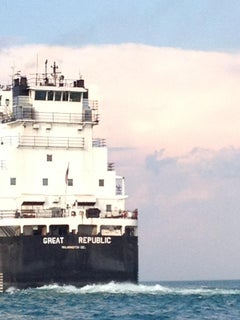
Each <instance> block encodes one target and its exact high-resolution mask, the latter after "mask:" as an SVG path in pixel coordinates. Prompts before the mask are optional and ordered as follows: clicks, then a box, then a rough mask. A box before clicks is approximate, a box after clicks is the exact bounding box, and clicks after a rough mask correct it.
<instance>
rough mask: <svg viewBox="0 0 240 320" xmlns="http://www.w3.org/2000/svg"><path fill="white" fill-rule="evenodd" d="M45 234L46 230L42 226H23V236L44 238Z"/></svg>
mask: <svg viewBox="0 0 240 320" xmlns="http://www.w3.org/2000/svg"><path fill="white" fill-rule="evenodd" d="M46 234H47V228H46V226H44V225H37V226H23V235H24V236H38V235H42V236H45V235H46Z"/></svg>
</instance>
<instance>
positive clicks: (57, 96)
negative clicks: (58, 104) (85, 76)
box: [55, 91, 61, 101]
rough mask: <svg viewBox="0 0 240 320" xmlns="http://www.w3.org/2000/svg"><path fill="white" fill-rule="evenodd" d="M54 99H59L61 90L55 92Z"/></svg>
mask: <svg viewBox="0 0 240 320" xmlns="http://www.w3.org/2000/svg"><path fill="white" fill-rule="evenodd" d="M55 101H61V92H60V91H56V92H55Z"/></svg>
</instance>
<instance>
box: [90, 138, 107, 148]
mask: <svg viewBox="0 0 240 320" xmlns="http://www.w3.org/2000/svg"><path fill="white" fill-rule="evenodd" d="M92 146H93V147H95V148H101V147H106V139H102V138H94V139H93V140H92Z"/></svg>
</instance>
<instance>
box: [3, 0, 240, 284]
mask: <svg viewBox="0 0 240 320" xmlns="http://www.w3.org/2000/svg"><path fill="white" fill-rule="evenodd" d="M0 5H1V10H0V21H1V29H0V40H1V42H0V43H1V45H0V70H1V73H0V83H1V84H2V83H4V81H6V82H8V83H9V81H11V77H10V75H11V67H12V66H14V67H15V68H17V69H16V70H21V71H22V72H23V73H26V74H28V73H31V74H33V73H34V72H35V71H36V60H37V59H36V57H38V63H39V68H40V66H41V65H42V66H44V61H45V60H46V58H48V60H49V61H57V64H58V65H59V67H60V69H62V71H63V72H64V75H66V77H69V78H75V77H76V76H78V75H79V73H81V74H82V75H83V77H84V78H85V80H86V84H87V86H88V87H89V89H90V96H91V97H92V96H93V97H92V98H93V99H98V100H99V105H100V120H101V121H100V126H98V127H97V128H96V131H97V132H96V135H95V136H100V137H103V138H106V139H107V143H108V146H109V147H110V161H113V162H115V163H116V168H117V169H118V173H119V174H121V175H123V176H125V178H126V181H127V192H128V194H129V195H130V197H129V200H128V209H134V208H136V207H138V209H139V216H140V220H139V224H140V228H139V241H140V280H199V279H233V278H234V279H236V278H238V279H240V269H239V265H240V250H239V243H240V235H239V229H240V214H239V207H240V206H239V199H240V179H239V178H240V166H239V157H240V130H239V128H240V108H239V105H240V90H239V84H240V51H239V49H240V33H239V30H240V19H239V17H240V1H237V0H228V1H227V0H218V1H217V0H179V1H177V0H159V1H156V0H152V1H151V0H148V1H147V0H146V1H145V0H144V1H141V0H138V1H136V0H122V1H120V0H119V1H116V0H108V1H107V0H92V1H82V0H69V1H61V0H58V1H56V0H49V1H36V0H35V1H34V0H32V1H30V0H29V1H23V0H18V1H16V0H12V1H8V0H2V1H1V3H0Z"/></svg>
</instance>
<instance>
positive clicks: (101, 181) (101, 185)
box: [98, 179, 104, 187]
mask: <svg viewBox="0 0 240 320" xmlns="http://www.w3.org/2000/svg"><path fill="white" fill-rule="evenodd" d="M98 185H99V187H104V179H99V181H98Z"/></svg>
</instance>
